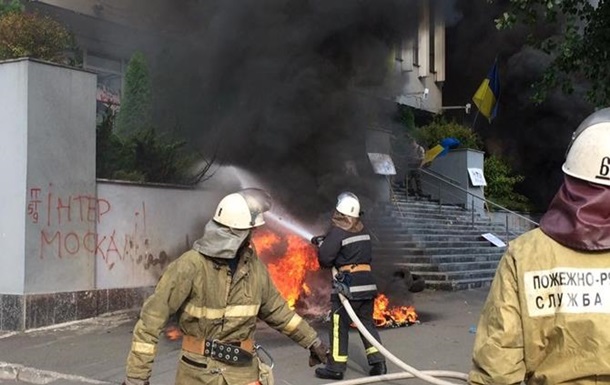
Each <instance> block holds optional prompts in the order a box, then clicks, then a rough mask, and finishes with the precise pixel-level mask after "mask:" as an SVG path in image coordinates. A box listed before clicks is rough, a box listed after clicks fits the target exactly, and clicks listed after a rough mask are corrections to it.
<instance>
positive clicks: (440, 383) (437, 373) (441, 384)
mask: <svg viewBox="0 0 610 385" xmlns="http://www.w3.org/2000/svg"><path fill="white" fill-rule="evenodd" d="M336 274H337V270H336V269H335V268H333V277H334V276H335V275H336ZM339 299H340V300H341V304H342V305H343V306H344V307H345V310H346V311H347V314H349V317H350V318H351V319H352V321H353V322H354V324H355V325H356V327H357V328H358V331H360V333H362V335H363V336H364V338H366V339H367V340H368V341H369V342H370V343H371V344H372V345H373V346H375V347H376V348H377V349H378V350H379V352H381V354H383V355H384V356H385V357H386V358H387V359H389V360H390V361H392V362H393V363H394V364H396V365H398V366H399V367H400V368H401V369H403V370H404V371H405V372H406V373H393V374H383V375H380V376H373V377H365V378H358V379H355V380H345V381H338V382H333V384H334V385H356V384H369V383H373V382H382V381H390V380H397V379H403V378H419V379H421V380H424V381H426V382H429V383H431V384H437V385H458V384H456V383H454V382H449V381H445V380H441V379H438V378H436V377H447V378H457V379H460V380H464V381H466V380H468V375H467V374H466V373H460V372H453V371H446V370H424V371H420V370H417V369H415V368H414V367H412V366H410V365H408V364H406V363H405V362H403V361H401V360H400V359H399V358H398V357H396V356H395V355H394V354H392V353H391V352H390V351H389V350H388V349H386V348H385V347H384V346H383V345H381V343H379V341H377V340H376V339H375V337H373V336H372V335H371V333H369V331H368V330H366V328H365V327H364V325H363V324H362V321H360V319H359V318H358V316H357V315H356V313H355V312H354V309H353V308H352V305H350V303H349V300H348V299H347V298H345V296H344V295H343V294H341V293H339Z"/></svg>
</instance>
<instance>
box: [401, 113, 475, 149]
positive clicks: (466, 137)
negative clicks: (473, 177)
mask: <svg viewBox="0 0 610 385" xmlns="http://www.w3.org/2000/svg"><path fill="white" fill-rule="evenodd" d="M413 136H414V137H415V138H416V139H417V141H418V142H419V143H420V144H421V145H422V146H424V147H426V148H432V147H434V146H436V145H437V144H439V143H440V142H441V140H443V139H445V138H456V139H457V140H459V141H460V146H459V148H471V149H474V150H481V149H482V148H483V145H482V143H481V139H480V138H479V136H478V135H477V134H476V133H475V132H474V131H472V130H471V129H470V128H469V127H466V126H463V125H461V124H458V123H455V122H447V121H446V120H445V119H443V118H442V117H441V118H437V119H436V120H434V121H433V122H432V123H430V124H428V125H427V126H422V127H418V128H416V129H415V130H413Z"/></svg>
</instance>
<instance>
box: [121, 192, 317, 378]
mask: <svg viewBox="0 0 610 385" xmlns="http://www.w3.org/2000/svg"><path fill="white" fill-rule="evenodd" d="M270 207H271V199H270V197H269V195H268V194H267V193H266V192H265V191H263V190H260V189H244V190H241V191H238V192H236V193H233V194H229V195H227V196H225V197H224V198H223V199H222V200H221V201H220V203H219V204H218V207H217V208H216V211H215V214H214V217H213V219H211V220H210V221H209V222H208V223H207V224H206V226H205V230H204V234H203V237H201V238H200V239H198V240H197V241H195V243H194V245H193V248H192V249H191V250H189V251H187V252H186V253H184V254H183V255H182V256H180V257H179V258H178V259H177V260H175V261H174V262H172V263H170V264H169V266H168V267H167V269H166V270H165V272H164V273H163V276H162V277H161V279H160V281H159V283H158V284H157V287H156V288H155V291H154V293H153V294H152V295H151V296H150V297H149V298H148V299H147V300H146V302H145V303H144V305H143V307H142V310H141V313H140V319H139V320H138V322H137V323H136V326H135V328H134V331H133V340H132V345H131V350H130V352H129V356H128V359H127V378H126V379H125V381H124V382H123V384H124V385H146V384H148V380H149V378H150V375H151V370H152V364H153V360H154V358H155V355H156V352H157V343H158V341H159V335H160V334H161V331H162V330H163V328H164V327H165V324H166V323H167V321H168V319H169V318H170V317H171V316H172V315H174V314H176V315H177V316H178V324H179V326H180V329H181V331H182V333H183V340H182V350H181V352H180V360H179V363H178V370H177V373H176V384H180V385H200V384H213V385H244V384H252V385H254V384H262V385H268V384H272V383H273V375H272V371H271V368H270V366H269V365H267V364H266V363H265V362H264V361H263V360H262V359H261V358H260V357H259V355H258V353H257V351H258V350H259V349H260V347H259V345H258V344H256V342H255V341H254V339H253V336H254V332H255V329H256V323H257V318H260V319H261V320H263V321H265V322H266V323H267V324H268V325H269V326H271V327H272V328H274V329H276V330H278V331H280V332H282V333H283V334H285V335H287V336H288V337H289V338H291V339H292V340H293V341H294V342H296V343H297V344H299V345H301V346H302V347H303V348H306V349H309V351H310V352H309V365H310V366H314V365H317V364H320V363H326V360H327V355H328V348H327V347H326V345H324V343H322V341H321V340H320V338H318V335H317V332H316V331H315V330H314V329H313V328H312V327H311V326H310V325H309V324H308V323H307V322H306V321H305V320H303V319H302V318H301V317H300V316H299V315H298V314H296V313H295V312H294V311H293V310H291V309H290V307H289V306H288V304H287V303H286V301H285V300H284V299H283V298H282V296H281V295H280V293H279V292H278V290H277V289H276V287H275V285H274V284H273V282H272V280H271V278H270V276H269V273H268V272H267V269H266V267H265V265H264V264H263V263H262V262H261V261H260V260H259V259H258V257H257V254H256V250H255V249H254V247H253V245H252V243H251V242H250V238H251V235H252V229H254V228H255V227H258V226H261V225H263V224H264V223H265V221H264V218H263V213H264V212H265V211H268V210H269V209H270ZM263 352H264V351H263Z"/></svg>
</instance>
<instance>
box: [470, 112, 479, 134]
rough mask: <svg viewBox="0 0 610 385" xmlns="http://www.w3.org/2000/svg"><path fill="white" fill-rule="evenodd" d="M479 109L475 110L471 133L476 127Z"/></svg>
mask: <svg viewBox="0 0 610 385" xmlns="http://www.w3.org/2000/svg"><path fill="white" fill-rule="evenodd" d="M479 112H480V111H479V109H478V108H477V113H476V114H475V115H474V120H473V122H472V131H475V127H476V126H477V118H478V117H479Z"/></svg>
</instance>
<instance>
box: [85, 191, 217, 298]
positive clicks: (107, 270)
mask: <svg viewBox="0 0 610 385" xmlns="http://www.w3.org/2000/svg"><path fill="white" fill-rule="evenodd" d="M223 195H224V194H223V193H221V192H218V191H216V192H215V191H209V190H196V189H180V188H171V187H155V186H147V185H137V184H127V183H116V182H115V183H113V182H103V181H100V182H99V183H98V190H97V196H98V201H99V202H100V206H101V207H104V210H103V214H102V215H100V220H99V223H98V225H97V243H98V247H97V249H96V280H95V281H96V288H98V289H112V288H125V287H141V286H152V285H155V284H156V283H157V281H158V279H159V277H160V276H161V273H162V272H163V270H164V269H165V267H166V266H167V264H168V263H169V262H170V261H171V260H173V259H175V258H177V257H178V256H180V254H182V253H183V252H184V251H186V250H188V249H189V248H190V247H191V246H192V244H193V241H194V240H195V239H197V238H199V237H200V236H201V235H202V234H203V227H204V225H205V223H206V221H207V220H209V218H211V216H212V215H213V212H214V209H215V208H216V205H217V203H218V201H220V199H221V198H222V196H223Z"/></svg>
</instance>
